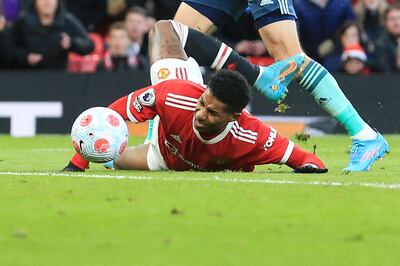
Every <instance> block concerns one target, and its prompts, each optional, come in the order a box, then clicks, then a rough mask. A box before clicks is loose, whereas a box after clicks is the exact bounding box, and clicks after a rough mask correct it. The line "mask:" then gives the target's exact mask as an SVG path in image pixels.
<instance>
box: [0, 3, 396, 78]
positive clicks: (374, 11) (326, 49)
mask: <svg viewBox="0 0 400 266" xmlns="http://www.w3.org/2000/svg"><path fill="white" fill-rule="evenodd" d="M398 2H400V1H396V0H353V1H351V0H294V4H295V8H296V12H297V15H298V27H299V36H300V39H301V42H302V45H303V48H304V50H305V51H306V52H307V54H308V55H310V56H312V57H313V58H314V59H316V60H317V61H319V62H320V63H321V64H323V65H324V66H325V67H326V68H327V69H328V70H329V71H331V72H344V73H349V74H358V75H368V74H370V73H397V72H400V3H398ZM179 4H180V1H178V0H0V69H54V70H68V71H70V72H78V73H93V72H96V71H125V70H129V69H147V68H148V67H149V63H148V51H147V34H148V32H149V30H150V29H151V28H152V26H153V25H154V23H155V22H156V21H157V20H160V19H169V18H172V17H173V16H174V14H175V11H176V10H177V8H178V6H179ZM253 22H254V21H253V19H252V16H251V13H250V12H248V13H245V14H243V15H242V17H240V18H239V20H238V21H233V20H232V21H228V22H227V23H226V24H225V25H224V26H223V27H222V28H220V29H219V30H218V32H217V33H216V35H217V37H218V38H219V39H221V40H223V41H224V42H226V43H227V44H229V45H230V46H232V47H234V49H236V50H237V51H238V52H239V53H240V54H242V55H244V56H247V57H248V58H249V60H250V61H252V62H254V63H257V64H263V65H267V64H270V63H271V62H272V59H270V58H269V57H268V53H267V51H266V49H265V46H264V44H263V43H262V41H261V40H260V38H259V35H258V33H257V30H256V28H255V27H254V23H253Z"/></svg>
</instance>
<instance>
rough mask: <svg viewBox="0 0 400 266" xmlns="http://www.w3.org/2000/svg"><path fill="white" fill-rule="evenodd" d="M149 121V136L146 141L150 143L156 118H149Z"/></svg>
mask: <svg viewBox="0 0 400 266" xmlns="http://www.w3.org/2000/svg"><path fill="white" fill-rule="evenodd" d="M148 122H149V123H148V128H147V136H146V140H145V143H149V142H150V141H151V136H152V135H153V124H154V120H149V121H148Z"/></svg>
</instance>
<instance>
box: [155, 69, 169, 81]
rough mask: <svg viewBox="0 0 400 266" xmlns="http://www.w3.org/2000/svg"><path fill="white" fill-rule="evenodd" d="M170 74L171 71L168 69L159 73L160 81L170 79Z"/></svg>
mask: <svg viewBox="0 0 400 266" xmlns="http://www.w3.org/2000/svg"><path fill="white" fill-rule="evenodd" d="M170 74H171V72H170V71H169V69H168V68H166V67H163V68H161V69H160V70H159V71H158V74H157V76H158V79H160V80H161V79H166V78H168V77H169V75H170Z"/></svg>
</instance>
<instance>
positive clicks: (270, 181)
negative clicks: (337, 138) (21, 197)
mask: <svg viewBox="0 0 400 266" xmlns="http://www.w3.org/2000/svg"><path fill="white" fill-rule="evenodd" d="M1 175H14V176H66V177H90V178H109V179H130V180H144V181H154V180H161V181H203V182H204V181H215V182H226V183H260V184H272V185H306V186H324V187H370V188H380V189H391V190H400V184H398V183H366V182H338V181H334V182H329V181H315V180H314V181H293V180H275V179H270V178H266V179H247V178H221V177H219V176H213V177H205V178H199V177H153V176H126V175H99V174H75V173H74V174H70V173H52V172H32V173H29V172H20V173H19V172H0V176H1Z"/></svg>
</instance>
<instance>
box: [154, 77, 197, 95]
mask: <svg viewBox="0 0 400 266" xmlns="http://www.w3.org/2000/svg"><path fill="white" fill-rule="evenodd" d="M155 86H156V87H157V92H158V93H159V94H164V95H165V96H166V95H167V94H171V93H172V94H178V95H182V96H187V97H191V98H195V99H198V98H199V97H200V96H201V95H202V94H203V92H204V90H205V85H203V84H199V83H195V82H192V81H189V80H178V79H171V80H165V81H162V82H160V83H157V84H156V85H155Z"/></svg>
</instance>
